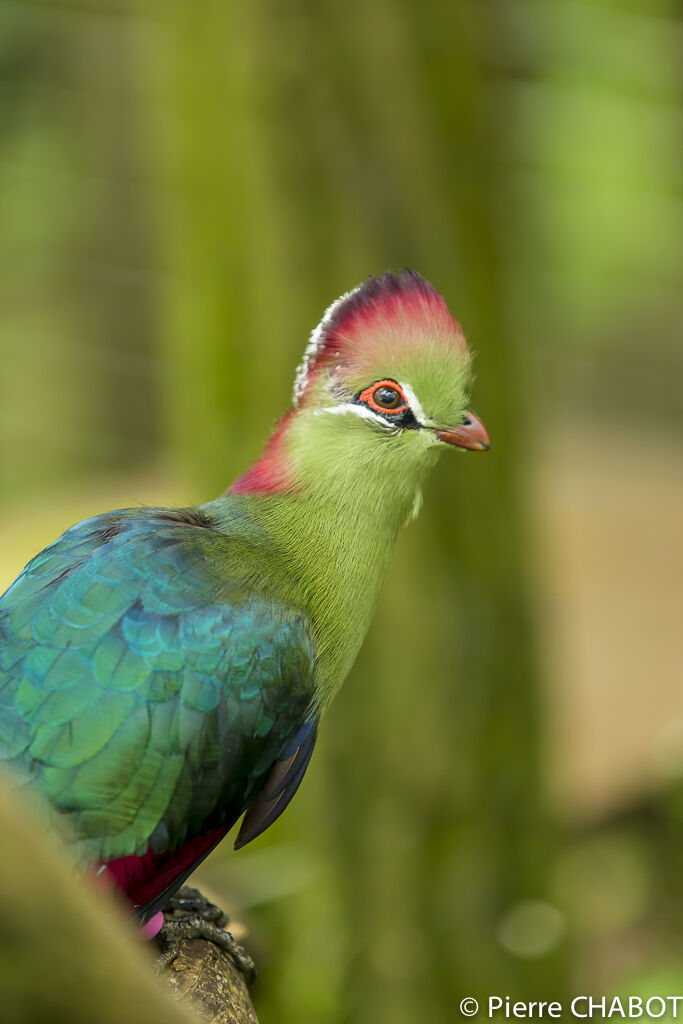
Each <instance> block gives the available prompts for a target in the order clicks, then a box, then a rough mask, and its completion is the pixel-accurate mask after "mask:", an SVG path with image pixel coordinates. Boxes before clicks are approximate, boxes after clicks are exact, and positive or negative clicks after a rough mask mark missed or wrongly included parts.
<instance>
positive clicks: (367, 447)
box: [212, 413, 435, 709]
mask: <svg viewBox="0 0 683 1024" xmlns="http://www.w3.org/2000/svg"><path fill="white" fill-rule="evenodd" d="M340 421H341V422H340ZM281 455H286V458H287V463H288V474H289V479H290V485H289V487H288V488H287V489H286V490H284V491H283V492H282V493H255V494H232V493H230V492H228V494H227V495H226V496H225V497H224V498H222V499H219V500H218V501H217V502H215V503H212V512H213V514H214V515H215V516H216V517H217V518H218V520H219V523H220V522H221V519H223V520H224V525H225V528H226V529H229V525H228V521H231V520H233V516H232V514H231V509H233V510H239V514H240V516H241V517H244V516H247V517H248V518H249V519H251V520H252V521H253V522H254V525H257V526H258V528H259V531H260V532H261V533H262V535H265V536H264V541H265V543H264V544H263V545H259V547H260V548H261V550H264V551H267V552H268V554H267V559H268V564H267V566H264V569H263V577H265V582H266V583H267V585H268V586H269V588H270V589H271V590H272V591H274V593H275V594H277V596H278V597H280V598H281V599H283V600H284V601H286V602H287V603H290V604H292V605H294V606H295V607H299V608H301V609H303V611H304V612H305V613H306V614H307V615H308V616H309V618H310V620H311V622H312V626H313V631H314V642H315V647H316V690H317V702H318V705H319V706H320V707H321V709H324V708H325V707H326V706H327V705H328V704H329V702H330V700H331V699H332V697H333V696H334V694H335V693H336V691H337V689H338V688H339V686H340V685H341V684H342V682H343V681H344V679H345V677H346V675H347V674H348V672H349V669H350V668H351V666H352V664H353V662H354V660H355V657H356V655H357V653H358V650H359V648H360V646H361V643H362V642H363V639H364V637H365V634H366V632H367V629H368V626H369V624H370V619H371V617H372V613H373V610H374V607H375V603H376V601H377V596H378V594H379V591H380V588H381V586H382V583H383V581H384V577H385V574H386V571H387V567H388V564H389V559H390V557H391V553H392V551H393V548H394V543H395V541H396V534H397V532H398V529H399V527H400V526H401V525H403V523H405V522H406V521H407V520H408V519H409V518H410V517H411V514H412V513H413V511H414V510H415V509H416V507H417V503H418V502H419V494H420V483H421V480H422V477H423V476H424V473H425V471H426V469H428V468H429V466H430V465H431V464H432V462H433V461H434V459H435V454H434V452H433V451H429V452H426V451H424V450H422V449H421V448H418V446H416V445H415V444H414V443H413V444H412V446H411V445H408V446H406V445H404V444H402V442H401V439H400V438H392V439H391V443H389V444H387V439H385V438H377V437H376V436H374V435H372V434H371V433H370V431H368V429H367V424H365V423H363V422H362V421H359V420H358V419H357V418H356V417H354V416H345V417H339V416H330V415H324V414H323V415H319V416H315V415H313V414H312V413H302V414H300V415H297V416H296V417H295V418H294V419H293V420H292V422H291V425H290V426H289V427H288V429H287V437H286V444H285V451H282V452H281ZM235 503H237V505H235Z"/></svg>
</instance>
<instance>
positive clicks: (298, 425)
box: [233, 270, 489, 490]
mask: <svg viewBox="0 0 683 1024" xmlns="http://www.w3.org/2000/svg"><path fill="white" fill-rule="evenodd" d="M470 383H471V356H470V353H469V351H468V348H467V344H466V342H465V337H464V335H463V333H462V330H461V328H460V325H459V324H458V323H457V321H456V320H455V319H454V318H453V317H452V316H451V314H450V312H449V311H448V308H447V306H446V303H445V302H444V300H443V298H442V297H441V295H439V293H438V292H437V291H436V290H435V289H434V287H433V286H432V285H431V284H430V283H429V282H428V281H426V280H425V279H424V278H423V277H421V276H420V275H419V274H417V273H415V272H414V271H412V270H404V271H402V272H401V273H400V274H390V273H387V274H383V275H382V276H381V277H379V278H372V277H371V278H370V279H369V280H368V281H366V282H365V283H364V284H362V285H360V286H359V287H357V288H355V289H354V290H353V291H351V292H348V293H347V294H345V295H343V296H342V297H341V298H340V299H337V301H336V302H334V303H332V305H331V306H330V307H329V308H328V309H327V310H326V312H325V315H324V316H323V319H322V320H321V321H320V323H319V324H318V326H317V327H316V328H315V330H314V331H313V333H312V335H311V338H310V341H309V344H308V347H307V349H306V352H305V354H304V358H303V361H302V363H301V365H300V367H299V369H298V372H297V377H296V381H295V385H294V403H293V407H292V409H291V410H290V412H289V413H288V414H287V415H286V416H285V417H284V419H283V420H282V421H281V422H280V425H279V429H278V431H276V433H275V434H274V435H273V438H271V443H270V445H269V449H267V450H266V454H265V456H264V459H262V460H261V462H260V463H257V464H256V466H254V467H252V470H250V471H248V472H247V474H246V475H245V477H243V478H241V479H240V480H239V481H237V484H236V485H233V489H235V490H253V489H257V488H255V487H254V486H253V485H254V484H255V483H258V482H259V481H265V479H266V477H267V478H268V479H269V480H270V481H271V482H272V483H274V484H276V485H277V486H274V487H272V488H270V487H269V488H267V489H272V490H275V489H282V488H281V487H280V484H285V479H284V477H283V474H284V473H285V471H286V470H285V460H284V459H283V458H282V457H281V456H282V455H283V454H284V452H283V449H284V447H286V448H287V449H288V454H289V455H293V457H294V461H295V462H297V463H301V462H302V461H303V462H307V463H308V462H310V461H311V460H315V459H316V458H317V459H318V460H319V465H320V467H321V469H322V468H323V463H325V465H326V466H328V467H329V466H330V463H331V462H332V464H334V463H335V462H336V463H337V465H338V467H339V469H340V470H341V467H342V464H344V465H353V464H355V465H356V466H357V467H359V468H361V469H363V468H365V469H367V470H368V471H369V470H370V468H376V469H377V471H378V472H383V470H384V469H386V474H385V475H388V474H390V473H396V472H397V470H399V471H400V472H401V473H405V474H407V475H409V476H414V475H416V474H417V475H420V473H421V470H422V469H423V468H424V467H425V466H427V465H429V464H430V463H431V462H432V461H433V460H434V457H435V456H436V454H438V452H439V451H441V450H445V449H446V448H447V447H451V448H452V447H455V448H460V449H470V450H474V451H477V450H485V449H487V448H488V447H489V438H488V434H487V432H486V428H485V427H484V425H483V423H482V422H481V420H479V419H478V418H477V416H475V415H474V413H472V412H471V410H470V408H469V387H470ZM254 473H256V476H254ZM264 474H265V475H264ZM287 476H288V477H289V478H290V480H291V475H290V474H289V473H288V472H287ZM285 486H286V485H285ZM258 489H260V488H258Z"/></svg>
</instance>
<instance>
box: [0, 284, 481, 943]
mask: <svg viewBox="0 0 683 1024" xmlns="http://www.w3.org/2000/svg"><path fill="white" fill-rule="evenodd" d="M471 383H472V356H471V353H470V351H469V348H468V345H467V342H466V340H465V336H464V334H463V331H462V329H461V327H460V325H459V323H458V322H457V321H456V320H455V319H454V317H453V316H452V315H451V313H450V312H449V310H448V307H447V305H446V302H445V300H444V299H443V297H442V296H441V295H440V294H439V292H437V291H436V289H435V288H434V286H433V285H431V284H430V283H429V282H428V281H427V280H426V279H425V278H423V277H422V276H421V275H420V274H418V273H417V272H416V271H413V270H402V271H400V272H398V273H389V272H387V273H384V274H382V275H381V276H379V277H371V278H369V279H368V280H366V281H365V282H364V283H362V284H361V285H359V286H358V287H357V288H355V289H353V290H352V291H349V292H347V293H345V294H344V295H342V296H341V298H339V299H338V300H337V301H336V302H334V303H332V305H330V306H329V307H328V309H327V310H326V312H325V314H324V316H323V318H322V320H321V321H320V323H319V324H318V326H317V327H316V328H315V330H314V331H313V332H312V334H311V336H310V340H309V342H308V345H307V348H306V350H305V353H304V357H303V361H302V362H301V365H300V366H299V368H298V371H297V375H296V381H295V385H294V393H293V399H292V404H291V408H289V410H288V411H287V412H286V413H285V414H284V416H282V418H281V419H280V420H279V421H278V422H277V423H276V425H275V428H274V430H273V433H272V435H271V437H270V439H269V440H268V441H267V443H266V446H265V449H264V451H263V454H262V455H261V457H260V458H259V459H258V460H257V461H256V462H255V463H253V465H251V466H250V467H249V468H247V469H246V471H245V472H244V473H242V475H240V476H239V477H238V478H237V479H236V480H235V481H234V482H233V483H232V484H231V485H230V486H229V487H228V489H227V490H226V491H225V492H224V493H223V494H222V495H221V496H220V497H218V498H216V499H213V500H210V501H208V502H206V503H204V504H200V505H198V506H196V507H189V508H151V507H138V508H129V509H121V510H116V511H111V512H106V513H104V514H101V515H97V516H95V517H94V518H90V519H87V520H85V521H84V522H81V523H78V524H77V525H75V526H73V527H71V528H70V529H68V530H67V531H66V532H65V533H63V534H62V535H61V536H60V537H59V538H58V539H57V540H56V541H55V542H54V543H52V544H50V545H49V546H48V547H46V548H45V549H44V550H43V551H41V552H40V553H39V554H38V555H36V556H35V557H34V558H33V559H32V561H30V562H29V563H28V565H27V566H26V568H25V569H24V570H23V572H22V573H21V574H20V576H19V577H18V578H17V580H16V581H15V582H14V583H13V584H12V585H11V586H10V587H9V589H8V590H7V591H6V592H5V593H4V595H3V596H2V597H1V598H0V766H1V765H4V766H5V767H6V768H7V769H8V770H9V771H11V772H12V773H13V775H15V776H16V777H17V778H18V779H20V780H21V785H22V786H23V787H25V788H27V789H28V790H29V791H31V792H34V793H35V794H36V795H37V796H38V797H39V799H40V800H41V802H42V803H43V805H44V806H45V807H46V808H47V810H48V815H49V821H50V822H51V823H52V824H53V825H54V826H55V827H56V828H59V829H60V831H61V832H62V834H64V835H65V836H66V837H67V839H68V842H69V843H70V845H71V847H72V849H73V851H74V854H75V856H76V858H77V860H78V862H79V863H80V864H82V865H83V867H84V869H85V870H86V871H87V872H92V873H93V874H94V875H95V876H97V877H101V876H103V875H104V876H106V878H107V879H109V881H110V882H111V884H112V885H113V887H114V888H115V889H116V890H117V891H119V892H120V893H122V894H124V897H125V899H126V901H127V903H128V905H129V906H130V908H131V912H132V913H134V914H135V915H137V918H138V920H139V921H140V923H141V924H144V923H145V922H149V921H150V920H151V919H152V918H154V917H159V914H160V913H161V912H162V911H163V907H164V905H165V904H166V903H167V902H168V900H169V899H170V898H171V897H172V896H173V894H174V893H175V892H176V890H177V889H178V888H179V886H180V885H181V884H183V882H184V881H185V880H186V879H187V878H188V876H189V875H190V874H191V872H192V871H194V869H195V868H196V867H197V865H198V864H199V863H200V862H201V861H202V860H203V859H204V858H205V857H206V856H207V855H208V853H209V852H210V851H211V850H212V849H213V848H214V847H215V846H216V845H217V844H218V843H219V842H220V841H221V840H222V839H223V838H224V837H225V836H226V835H227V833H228V832H230V830H231V829H232V828H233V827H234V826H235V825H236V823H237V822H238V821H239V819H240V818H241V819H242V821H241V825H240V827H239V831H238V833H237V838H236V840H235V843H234V845H235V848H236V849H240V848H241V847H243V846H245V845H246V844H247V843H249V842H250V841H251V840H253V839H254V838H256V837H257V836H258V835H260V834H261V833H262V832H264V831H265V830H266V829H267V828H268V827H269V826H270V825H271V824H272V823H273V822H274V821H275V820H276V819H277V818H278V817H279V816H280V815H281V814H282V812H283V811H284V809H285V808H286V807H287V805H288V804H289V802H290V801H291V799H292V797H293V796H294V793H295V792H296V790H297V789H298V787H299V784H300V783H301V780H302V778H303V776H304V773H305V771H306V769H307V767H308V764H309V761H310V759H311V755H312V753H313V748H314V745H315V742H316V736H317V732H318V726H319V723H320V720H321V718H322V716H323V715H324V714H325V712H326V710H327V709H328V707H329V705H330V702H331V700H332V698H333V697H334V695H335V694H336V692H337V691H338V690H339V687H340V686H341V684H342V683H343V681H344V679H345V678H346V677H347V675H348V673H349V671H350V669H351V666H352V665H353V662H354V660H355V658H356V655H357V653H358V650H359V648H360V646H361V644H362V642H363V639H364V637H365V634H366V632H367V629H368V627H369V624H370V620H371V618H372V614H373V610H374V607H375V604H376V602H377V599H378V595H379V591H380V588H381V585H382V582H383V579H384V577H385V574H386V571H387V567H388V564H389V560H390V557H391V553H392V550H393V547H394V543H395V540H396V536H397V533H398V531H399V529H400V528H401V527H402V526H403V525H404V524H405V523H406V522H408V521H410V520H411V519H412V518H414V517H415V515H416V514H417V512H418V510H419V508H420V503H421V488H422V483H423V480H424V478H425V476H426V474H427V473H428V471H429V470H430V469H431V467H432V466H433V465H434V463H435V462H436V460H437V457H438V456H439V454H440V453H441V452H442V451H445V450H447V449H448V448H451V449H453V448H455V449H465V450H472V451H483V450H486V449H488V448H489V437H488V434H487V431H486V429H485V427H484V425H483V423H482V421H481V420H480V419H479V418H478V417H477V416H476V415H475V414H474V413H473V412H472V411H471V410H470V407H469V403H470V389H471Z"/></svg>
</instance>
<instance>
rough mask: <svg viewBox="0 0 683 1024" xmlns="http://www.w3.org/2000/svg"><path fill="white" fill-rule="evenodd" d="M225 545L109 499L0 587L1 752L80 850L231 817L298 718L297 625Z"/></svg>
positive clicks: (109, 851) (94, 853)
mask: <svg viewBox="0 0 683 1024" xmlns="http://www.w3.org/2000/svg"><path fill="white" fill-rule="evenodd" d="M235 543H236V542H235V541H233V540H231V538H229V537H227V536H226V535H224V534H223V533H221V532H220V531H218V530H214V529H211V528H207V527H206V526H205V525H192V524H191V523H188V524H181V523H179V522H174V521H173V517H172V516H168V515H167V514H166V515H165V514H164V513H163V512H162V513H154V512H152V511H149V510H124V511H123V512H118V513H110V514H109V515H107V516H102V517H97V518H95V519H92V520H88V521H86V522H84V523H81V524H79V525H78V526H76V527H73V528H72V529H71V530H69V531H67V532H66V533H65V534H64V535H63V536H62V537H60V538H59V540H58V541H56V542H55V543H54V544H53V545H51V546H50V547H49V548H47V549H46V550H45V551H43V552H42V553H41V554H40V555H38V556H37V557H36V558H35V559H33V561H32V562H31V563H30V564H29V565H28V566H27V568H26V569H25V570H24V572H23V573H22V575H21V576H20V577H19V579H18V580H17V581H16V583H15V584H14V585H13V586H12V587H11V588H10V589H9V590H8V591H7V593H6V594H5V595H4V596H3V597H2V598H0V760H4V761H6V762H7V763H8V764H10V765H12V766H13V767H14V768H18V769H20V770H21V771H22V772H23V773H24V774H25V775H27V776H28V777H29V779H30V780H31V781H32V783H33V785H35V787H37V789H38V790H39V791H40V792H41V793H43V794H44V795H46V796H48V797H49V800H50V803H51V805H52V807H53V808H54V809H56V811H57V814H58V817H59V820H60V821H62V822H64V823H65V824H66V825H67V828H68V829H69V832H70V834H71V835H72V837H73V838H74V839H75V840H76V841H77V842H78V847H79V852H80V855H81V856H82V857H83V858H84V860H85V861H87V862H96V861H100V860H109V859H113V858H116V857H122V856H126V855H129V854H133V853H135V854H142V853H144V851H145V850H146V849H147V848H148V847H149V846H150V845H151V846H152V847H153V848H155V849H158V850H160V851H162V850H165V849H168V848H173V847H175V846H177V845H179V844H180V843H182V842H183V841H184V840H185V838H186V837H187V836H191V835H194V834H197V832H199V831H201V830H202V829H205V828H206V827H210V826H211V825H212V823H218V822H220V821H221V820H225V819H226V818H227V817H228V816H232V819H233V820H234V819H235V818H236V817H237V816H238V815H239V814H240V813H241V811H243V810H244V809H245V808H246V807H247V806H248V804H249V803H250V802H251V801H252V800H253V798H254V796H255V795H256V793H257V792H258V790H259V788H260V786H262V785H263V781H264V779H265V777H267V773H268V772H269V770H270V768H271V766H272V765H273V763H274V762H275V761H276V760H277V758H278V757H279V756H280V755H281V753H282V751H284V750H286V748H287V746H288V744H289V743H290V741H291V739H292V737H293V736H294V734H295V733H296V731H297V729H298V728H299V727H300V726H301V724H302V722H304V721H305V719H306V716H307V714H308V711H309V707H310V702H311V698H312V695H313V647H312V643H311V638H310V632H309V627H308V623H307V621H306V619H305V618H304V616H303V615H302V614H300V613H298V612H297V611H295V610H293V609H291V608H288V607H285V606H284V605H282V604H281V603H278V602H277V601H274V600H269V599H268V598H267V597H265V596H263V595H260V594H257V593H254V592H251V591H250V590H249V589H248V588H246V587H245V586H243V585H240V584H238V583H235V582H231V580H230V572H229V565H230V561H231V557H232V556H231V551H232V548H231V545H234V544H235Z"/></svg>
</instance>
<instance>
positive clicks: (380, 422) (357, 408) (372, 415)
mask: <svg viewBox="0 0 683 1024" xmlns="http://www.w3.org/2000/svg"><path fill="white" fill-rule="evenodd" d="M326 412H329V413H331V414H332V415H333V416H339V415H341V414H342V413H347V412H350V413H351V414H352V415H353V416H359V417H360V419H362V420H368V421H369V422H370V423H375V424H377V426H380V427H382V428H383V429H384V430H394V424H393V423H387V421H386V420H385V418H384V416H379V415H378V414H377V413H376V412H373V411H372V409H368V407H367V406H366V405H357V404H356V403H355V402H347V403H346V404H344V405H329V406H328V407H327V409H318V410H317V411H316V413H315V415H316V416H322V415H323V413H326Z"/></svg>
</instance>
